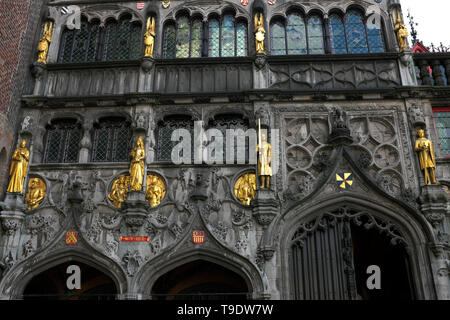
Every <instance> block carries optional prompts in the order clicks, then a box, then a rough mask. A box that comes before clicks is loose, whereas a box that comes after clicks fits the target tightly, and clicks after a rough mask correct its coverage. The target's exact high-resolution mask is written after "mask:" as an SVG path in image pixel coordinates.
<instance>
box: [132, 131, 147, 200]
mask: <svg viewBox="0 0 450 320" xmlns="http://www.w3.org/2000/svg"><path fill="white" fill-rule="evenodd" d="M130 156H131V164H130V187H131V188H130V189H131V191H141V190H142V184H143V183H144V160H145V149H144V141H143V137H142V136H140V137H139V138H138V139H137V142H136V147H135V148H133V150H131V154H130Z"/></svg>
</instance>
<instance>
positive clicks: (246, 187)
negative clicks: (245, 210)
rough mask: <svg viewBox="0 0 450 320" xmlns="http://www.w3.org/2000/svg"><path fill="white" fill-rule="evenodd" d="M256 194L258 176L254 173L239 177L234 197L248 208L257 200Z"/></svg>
mask: <svg viewBox="0 0 450 320" xmlns="http://www.w3.org/2000/svg"><path fill="white" fill-rule="evenodd" d="M255 192H256V175H255V174H254V173H246V174H244V175H242V176H241V177H239V179H238V180H237V181H236V183H235V185H234V195H235V196H236V198H237V199H238V200H239V201H240V202H241V203H242V204H245V205H247V206H249V205H250V202H251V201H252V200H253V199H255Z"/></svg>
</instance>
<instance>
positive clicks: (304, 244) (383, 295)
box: [289, 207, 415, 300]
mask: <svg viewBox="0 0 450 320" xmlns="http://www.w3.org/2000/svg"><path fill="white" fill-rule="evenodd" d="M289 256H290V259H289V268H290V277H291V279H292V282H291V283H292V287H291V294H292V298H293V299H296V300H389V299H395V300H413V299H415V290H414V283H413V281H412V273H411V270H410V263H411V261H410V257H409V256H408V253H407V249H406V241H405V239H404V238H403V236H402V234H401V233H400V232H399V231H398V230H397V228H396V226H395V225H393V224H392V223H391V222H389V221H384V220H381V219H379V218H378V217H375V216H373V215H371V214H369V213H367V212H365V211H358V210H353V209H350V208H347V207H342V208H340V209H337V210H335V211H330V212H325V213H323V214H321V215H319V216H316V217H315V218H313V219H310V220H308V221H307V222H304V223H302V224H301V225H300V226H299V227H298V228H297V229H296V232H295V233H294V234H293V237H292V238H291V245H290V249H289ZM370 266H376V268H377V269H378V268H379V269H378V270H379V273H378V276H379V278H378V279H379V280H380V281H379V284H380V287H379V288H369V286H368V285H367V283H368V282H370V283H371V284H373V283H374V281H373V279H374V278H373V277H371V276H372V275H374V274H375V273H374V271H372V270H371V269H370V268H369V267H370ZM369 278H370V281H368V279H369Z"/></svg>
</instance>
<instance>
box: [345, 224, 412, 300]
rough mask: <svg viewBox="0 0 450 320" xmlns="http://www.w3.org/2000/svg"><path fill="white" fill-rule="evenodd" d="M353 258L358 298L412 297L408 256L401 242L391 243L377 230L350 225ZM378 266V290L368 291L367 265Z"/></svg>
mask: <svg viewBox="0 0 450 320" xmlns="http://www.w3.org/2000/svg"><path fill="white" fill-rule="evenodd" d="M351 230H352V242H353V259H354V264H355V277H356V286H357V293H358V295H359V297H358V298H359V299H363V300H413V299H415V296H414V290H413V288H414V286H413V281H412V279H411V270H410V265H409V259H408V255H407V253H406V250H405V247H404V245H402V244H392V243H391V242H390V239H389V238H388V237H386V236H384V235H382V234H380V232H379V231H378V230H375V229H371V230H367V229H365V228H363V227H359V226H355V225H352V227H351ZM372 265H376V266H378V267H379V268H380V275H381V277H380V279H381V281H380V284H381V286H380V287H381V288H380V289H372V290H369V289H368V288H367V279H368V278H369V277H370V276H371V274H373V273H367V268H368V267H369V266H372Z"/></svg>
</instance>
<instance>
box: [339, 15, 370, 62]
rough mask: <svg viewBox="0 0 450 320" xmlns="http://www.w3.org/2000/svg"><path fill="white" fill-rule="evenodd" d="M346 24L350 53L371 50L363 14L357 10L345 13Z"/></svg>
mask: <svg viewBox="0 0 450 320" xmlns="http://www.w3.org/2000/svg"><path fill="white" fill-rule="evenodd" d="M344 24H345V36H346V37H347V47H348V53H367V52H369V48H368V44H367V35H366V28H365V24H364V19H363V17H362V15H361V14H360V13H359V12H357V11H349V12H348V13H347V14H346V15H345V18H344Z"/></svg>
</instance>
